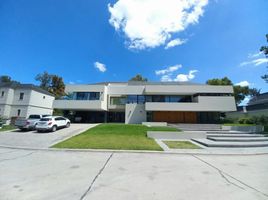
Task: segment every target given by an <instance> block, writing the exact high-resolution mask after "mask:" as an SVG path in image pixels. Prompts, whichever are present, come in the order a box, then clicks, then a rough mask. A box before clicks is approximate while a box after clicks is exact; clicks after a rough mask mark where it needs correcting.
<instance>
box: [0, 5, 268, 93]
mask: <svg viewBox="0 0 268 200" xmlns="http://www.w3.org/2000/svg"><path fill="white" fill-rule="evenodd" d="M131 1H132V3H131ZM131 1H130V0H119V1H112V0H111V1H108V0H102V1H87V0H76V1H74V0H72V1H71V0H57V1H55V0H46V1H41V0H1V1H0V74H5V75H9V76H11V77H12V78H13V79H14V80H18V81H21V82H24V83H36V82H35V80H34V77H35V76H36V74H38V73H40V72H43V71H45V70H46V71H48V72H49V73H53V74H58V75H60V76H62V77H63V78H64V80H65V82H66V83H75V84H81V83H93V82H101V81H127V80H128V79H129V78H131V77H132V76H134V75H135V74H137V73H140V74H142V75H144V76H145V77H147V78H148V79H149V80H150V81H160V80H161V79H162V80H168V81H171V80H172V81H186V80H187V81H191V82H197V83H204V82H205V81H206V80H207V79H211V78H221V77H224V76H228V77H229V78H230V79H231V80H232V81H233V82H234V83H241V82H242V84H248V83H249V84H250V86H251V87H257V88H261V89H262V92H265V91H268V87H267V84H266V83H265V82H264V81H263V80H262V79H261V78H260V76H261V75H262V74H264V73H266V72H267V69H266V66H267V64H266V63H265V62H264V61H265V60H264V59H265V58H264V56H263V55H258V54H257V53H258V51H259V48H260V46H261V45H266V44H267V43H266V40H265V34H266V33H268V13H267V9H268V1H267V0H254V1H252V0H236V1H234V0H218V1H216V0H211V1H206V0H200V1H195V2H194V3H192V4H191V5H186V4H181V1H180V0H170V1H164V0H144V1H137V2H136V1H134V0H131ZM133 2H136V4H135V3H134V4H133ZM159 8H164V9H161V12H158V9H159ZM182 13H183V14H184V15H183V16H184V18H183V17H181V15H180V14H182ZM159 30H161V31H160V32H159ZM181 43H182V44H181ZM97 62H98V64H97ZM96 64H97V65H96ZM96 66H98V67H99V68H100V69H101V70H99V69H98V68H96Z"/></svg>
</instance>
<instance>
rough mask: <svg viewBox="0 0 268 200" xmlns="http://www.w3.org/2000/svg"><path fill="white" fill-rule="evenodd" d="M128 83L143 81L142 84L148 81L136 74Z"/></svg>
mask: <svg viewBox="0 0 268 200" xmlns="http://www.w3.org/2000/svg"><path fill="white" fill-rule="evenodd" d="M129 81H144V82H146V81H148V79H147V78H145V77H142V75H141V74H137V75H136V76H134V77H132V78H131V79H130V80H129Z"/></svg>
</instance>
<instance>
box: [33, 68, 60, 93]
mask: <svg viewBox="0 0 268 200" xmlns="http://www.w3.org/2000/svg"><path fill="white" fill-rule="evenodd" d="M35 80H37V81H39V82H40V85H39V86H40V87H41V88H43V89H45V90H47V91H48V92H50V93H51V94H53V95H55V96H56V98H59V97H61V96H63V95H65V92H64V90H65V84H64V81H63V78H62V77H60V76H58V75H54V74H49V73H48V72H46V71H45V72H43V73H41V74H37V76H36V77H35Z"/></svg>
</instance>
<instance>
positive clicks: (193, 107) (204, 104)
mask: <svg viewBox="0 0 268 200" xmlns="http://www.w3.org/2000/svg"><path fill="white" fill-rule="evenodd" d="M195 100H196V102H187V103H183V102H181V103H174V102H172V103H169V102H146V103H145V110H146V111H199V112H202V111H203V112H227V111H236V105H235V100H234V97H232V96H221V97H212V96H198V97H196V99H195Z"/></svg>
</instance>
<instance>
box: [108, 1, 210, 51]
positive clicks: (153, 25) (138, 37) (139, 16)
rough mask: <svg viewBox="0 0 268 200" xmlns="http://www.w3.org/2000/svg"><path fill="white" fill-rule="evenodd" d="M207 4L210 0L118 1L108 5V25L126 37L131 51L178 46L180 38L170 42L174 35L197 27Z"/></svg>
mask: <svg viewBox="0 0 268 200" xmlns="http://www.w3.org/2000/svg"><path fill="white" fill-rule="evenodd" d="M207 4H208V0H118V1H117V2H116V3H115V4H114V5H111V4H108V10H109V12H110V14H111V17H110V19H109V22H110V24H111V25H112V26H113V27H114V28H115V30H116V31H119V32H123V33H124V35H125V36H126V38H127V45H128V47H129V48H132V49H145V48H154V47H157V46H160V45H164V44H166V43H167V42H169V43H170V42H171V44H172V43H173V44H174V43H175V44H176V42H177V44H176V45H179V43H178V38H177V39H175V41H176V42H174V41H173V40H171V41H170V39H171V37H172V35H173V34H174V33H179V32H182V31H184V30H185V29H186V28H187V27H188V26H189V25H191V24H197V23H198V21H199V17H200V16H202V15H203V13H204V7H205V6H206V5H207ZM172 41H173V42H172ZM171 44H170V45H171Z"/></svg>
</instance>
